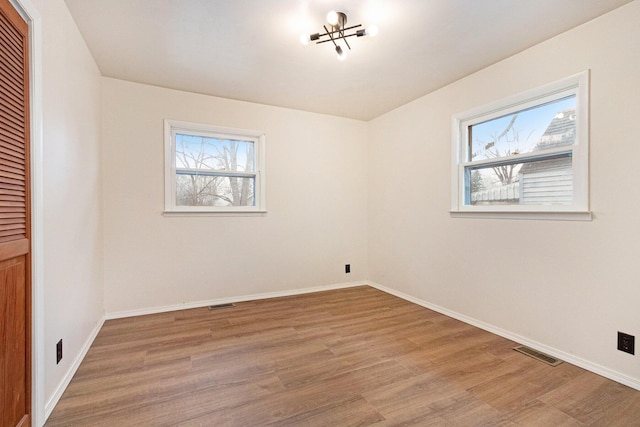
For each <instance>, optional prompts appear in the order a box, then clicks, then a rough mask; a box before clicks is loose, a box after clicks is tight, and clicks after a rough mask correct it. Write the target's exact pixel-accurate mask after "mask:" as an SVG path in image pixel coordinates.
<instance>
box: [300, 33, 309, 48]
mask: <svg viewBox="0 0 640 427" xmlns="http://www.w3.org/2000/svg"><path fill="white" fill-rule="evenodd" d="M310 39H311V38H310V37H309V36H308V35H307V34H303V35H301V36H300V43H302V44H303V45H305V46H306V45H308V44H309V41H310Z"/></svg>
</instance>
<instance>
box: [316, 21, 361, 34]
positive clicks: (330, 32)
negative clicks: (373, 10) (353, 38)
mask: <svg viewBox="0 0 640 427" xmlns="http://www.w3.org/2000/svg"><path fill="white" fill-rule="evenodd" d="M322 27H323V28H324V30H325V31H326V33H324V34H320V37H324V36H330V35H331V34H336V33H341V32H345V31H348V30H352V29H354V28H358V27H362V24H358V25H352V26H350V27H346V28H344V29H343V30H334V31H329V30H328V29H327V26H326V25H323V26H322Z"/></svg>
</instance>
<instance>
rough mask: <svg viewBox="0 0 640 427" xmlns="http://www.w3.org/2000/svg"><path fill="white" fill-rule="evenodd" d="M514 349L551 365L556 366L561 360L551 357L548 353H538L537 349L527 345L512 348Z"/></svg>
mask: <svg viewBox="0 0 640 427" xmlns="http://www.w3.org/2000/svg"><path fill="white" fill-rule="evenodd" d="M514 350H515V351H519V352H520V353H522V354H526V355H527V356H530V357H533V358H534V359H537V360H539V361H541V362H544V363H546V364H547V365H551V366H558V365H559V364H561V363H562V360H560V359H556V358H555V357H551V356H549V355H548V354H544V353H540V352H539V351H537V350H534V349H532V348H529V347H525V346H523V345H521V346H519V347H515V348H514Z"/></svg>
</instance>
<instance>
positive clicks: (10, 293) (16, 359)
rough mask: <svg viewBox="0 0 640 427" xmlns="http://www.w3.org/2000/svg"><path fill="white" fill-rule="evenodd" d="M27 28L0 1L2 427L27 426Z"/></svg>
mask: <svg viewBox="0 0 640 427" xmlns="http://www.w3.org/2000/svg"><path fill="white" fill-rule="evenodd" d="M27 35H28V26H27V24H26V22H25V21H24V20H23V19H22V18H21V17H20V15H19V14H18V12H17V11H16V10H15V9H14V8H13V7H12V6H11V4H10V3H9V0H0V340H1V341H2V347H1V348H0V427H5V426H9V427H14V426H30V425H31V416H30V414H31V275H30V272H31V257H30V248H31V243H30V239H31V227H30V224H31V215H30V213H31V203H30V198H31V197H30V193H29V147H30V144H29V102H28V101H29V85H28V77H29V72H28V70H29V64H28V45H29V44H28V37H27Z"/></svg>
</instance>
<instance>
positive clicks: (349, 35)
mask: <svg viewBox="0 0 640 427" xmlns="http://www.w3.org/2000/svg"><path fill="white" fill-rule="evenodd" d="M324 35H325V34H323V36H324ZM353 36H357V34H356V33H353V34H345V36H344V37H340V38H341V39H345V42H346V38H347V37H353ZM330 41H332V40H331V39H326V40H320V41H317V42H316V44H320V43H327V42H330ZM334 43H335V42H334Z"/></svg>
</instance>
